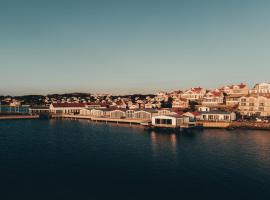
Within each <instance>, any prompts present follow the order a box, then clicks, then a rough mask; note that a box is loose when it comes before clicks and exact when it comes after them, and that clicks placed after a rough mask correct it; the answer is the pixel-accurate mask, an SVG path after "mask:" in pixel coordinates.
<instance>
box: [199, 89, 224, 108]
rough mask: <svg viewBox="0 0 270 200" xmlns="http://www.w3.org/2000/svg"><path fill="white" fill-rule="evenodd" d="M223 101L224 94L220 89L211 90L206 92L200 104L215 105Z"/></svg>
mask: <svg viewBox="0 0 270 200" xmlns="http://www.w3.org/2000/svg"><path fill="white" fill-rule="evenodd" d="M223 103H224V95H223V92H220V91H211V92H208V93H207V94H206V95H205V96H204V97H203V101H202V105H204V106H217V105H221V104H223Z"/></svg>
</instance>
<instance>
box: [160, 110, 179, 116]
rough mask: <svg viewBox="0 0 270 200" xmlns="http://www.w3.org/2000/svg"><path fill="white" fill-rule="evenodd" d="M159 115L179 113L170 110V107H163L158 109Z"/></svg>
mask: <svg viewBox="0 0 270 200" xmlns="http://www.w3.org/2000/svg"><path fill="white" fill-rule="evenodd" d="M157 112H158V113H157V114H158V115H174V114H177V113H175V112H174V111H172V110H170V109H161V110H158V111H157Z"/></svg>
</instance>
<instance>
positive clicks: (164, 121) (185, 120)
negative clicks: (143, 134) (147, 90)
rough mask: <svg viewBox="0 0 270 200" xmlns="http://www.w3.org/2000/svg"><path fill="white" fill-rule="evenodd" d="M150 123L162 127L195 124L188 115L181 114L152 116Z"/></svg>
mask: <svg viewBox="0 0 270 200" xmlns="http://www.w3.org/2000/svg"><path fill="white" fill-rule="evenodd" d="M152 125H153V126H154V127H162V128H178V127H188V126H195V122H191V121H190V118H189V117H186V116H182V115H162V116H159V115H158V116H154V117H152Z"/></svg>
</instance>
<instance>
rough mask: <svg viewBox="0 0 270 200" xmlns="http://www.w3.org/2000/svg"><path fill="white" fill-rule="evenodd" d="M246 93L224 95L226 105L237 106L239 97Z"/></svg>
mask: <svg viewBox="0 0 270 200" xmlns="http://www.w3.org/2000/svg"><path fill="white" fill-rule="evenodd" d="M243 96H246V95H228V96H226V97H225V102H226V106H237V105H239V100H240V98H241V97H243Z"/></svg>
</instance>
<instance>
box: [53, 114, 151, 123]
mask: <svg viewBox="0 0 270 200" xmlns="http://www.w3.org/2000/svg"><path fill="white" fill-rule="evenodd" d="M51 118H54V119H74V120H77V119H86V120H91V121H93V122H104V123H117V124H118V123H119V124H120V123H122V124H142V123H146V122H150V121H151V120H142V119H127V118H124V119H115V118H105V117H91V116H84V115H51Z"/></svg>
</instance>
